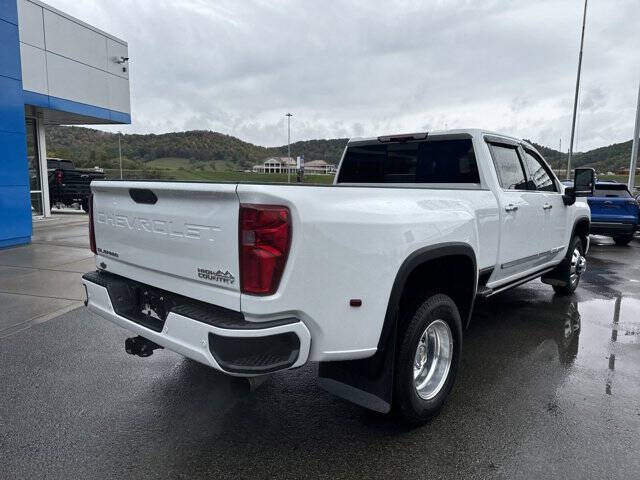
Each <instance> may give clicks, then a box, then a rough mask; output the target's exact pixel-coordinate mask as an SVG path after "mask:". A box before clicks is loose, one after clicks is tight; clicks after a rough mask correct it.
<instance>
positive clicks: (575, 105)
mask: <svg viewBox="0 0 640 480" xmlns="http://www.w3.org/2000/svg"><path fill="white" fill-rule="evenodd" d="M586 22H587V0H584V13H583V14H582V34H581V35H580V55H579V56H578V76H577V77H576V93H575V96H574V98H573V118H572V119H571V141H570V142H569V156H568V158H567V180H569V177H570V176H571V156H572V155H573V136H574V134H575V131H576V111H577V109H578V92H579V91H580V71H581V70H582V48H583V46H584V26H585V23H586Z"/></svg>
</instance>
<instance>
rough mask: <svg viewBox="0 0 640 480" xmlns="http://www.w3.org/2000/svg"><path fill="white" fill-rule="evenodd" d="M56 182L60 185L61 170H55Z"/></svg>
mask: <svg viewBox="0 0 640 480" xmlns="http://www.w3.org/2000/svg"><path fill="white" fill-rule="evenodd" d="M56 183H57V184H58V185H62V170H56Z"/></svg>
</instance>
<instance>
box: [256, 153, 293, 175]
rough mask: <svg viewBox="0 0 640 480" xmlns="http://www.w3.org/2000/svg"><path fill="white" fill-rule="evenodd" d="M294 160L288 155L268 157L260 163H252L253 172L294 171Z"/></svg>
mask: <svg viewBox="0 0 640 480" xmlns="http://www.w3.org/2000/svg"><path fill="white" fill-rule="evenodd" d="M296 165H297V163H296V160H295V158H290V157H269V158H267V159H266V160H265V161H264V162H263V163H262V165H254V166H253V171H254V173H287V172H289V173H295V172H296Z"/></svg>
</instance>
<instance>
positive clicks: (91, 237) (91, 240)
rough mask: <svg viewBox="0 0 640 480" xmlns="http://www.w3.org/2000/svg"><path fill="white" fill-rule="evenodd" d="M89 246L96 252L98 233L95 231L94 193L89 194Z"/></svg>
mask: <svg viewBox="0 0 640 480" xmlns="http://www.w3.org/2000/svg"><path fill="white" fill-rule="evenodd" d="M89 248H90V249H91V251H92V252H93V253H98V252H96V233H95V232H94V231H93V193H92V194H90V195H89Z"/></svg>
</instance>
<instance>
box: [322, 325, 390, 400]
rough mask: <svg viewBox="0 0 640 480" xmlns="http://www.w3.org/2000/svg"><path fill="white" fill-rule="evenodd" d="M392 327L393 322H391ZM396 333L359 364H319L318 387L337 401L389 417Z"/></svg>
mask: <svg viewBox="0 0 640 480" xmlns="http://www.w3.org/2000/svg"><path fill="white" fill-rule="evenodd" d="M393 323H394V325H395V323H396V322H393ZM395 345H396V329H395V327H394V328H393V332H392V333H391V338H389V339H388V341H386V342H384V348H382V349H378V351H377V352H376V354H375V355H374V356H372V357H370V358H364V359H362V360H345V361H341V362H320V366H319V369H318V375H319V377H320V378H319V379H318V381H319V384H320V386H321V387H322V388H324V389H325V390H327V391H328V392H329V393H332V394H334V395H336V396H338V397H341V398H344V399H345V400H348V401H350V402H353V403H355V404H357V405H360V406H362V407H365V408H368V409H369V410H375V411H376V412H381V413H389V412H390V411H391V404H392V400H393V372H394V367H395V354H396V352H395V350H396V349H395Z"/></svg>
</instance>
